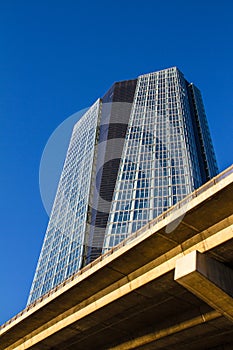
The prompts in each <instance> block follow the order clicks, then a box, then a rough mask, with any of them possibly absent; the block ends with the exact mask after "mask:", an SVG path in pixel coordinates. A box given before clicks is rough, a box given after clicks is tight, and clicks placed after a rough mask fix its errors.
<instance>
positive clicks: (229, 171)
mask: <svg viewBox="0 0 233 350" xmlns="http://www.w3.org/2000/svg"><path fill="white" fill-rule="evenodd" d="M232 173H233V165H231V166H230V167H229V168H227V169H226V170H224V171H223V172H221V173H220V174H218V175H217V176H215V177H214V178H212V179H211V180H209V181H208V182H206V183H205V184H204V185H202V186H201V187H199V188H198V189H196V190H195V191H193V192H192V193H190V194H189V195H187V196H186V197H185V198H184V199H182V200H181V201H179V202H178V203H177V204H175V205H174V206H172V207H171V208H169V209H168V210H166V211H165V212H164V213H162V214H160V215H159V216H157V217H156V218H155V219H153V220H151V221H150V222H149V223H148V224H146V225H145V226H143V227H142V228H140V229H139V230H137V231H136V232H134V233H132V234H131V235H130V236H129V237H127V238H126V239H124V240H123V241H122V242H120V243H119V244H118V245H116V246H114V247H113V248H111V249H110V250H109V251H107V252H106V253H104V254H102V255H100V256H99V257H98V258H97V259H96V260H94V261H93V262H91V263H90V264H88V265H86V266H84V267H83V268H82V269H81V270H79V271H78V272H76V273H75V274H74V275H72V276H71V277H69V278H68V279H67V280H65V281H64V282H62V283H61V284H59V285H58V286H56V287H55V288H53V289H51V290H50V291H49V292H48V293H46V294H44V295H43V296H41V297H40V298H39V299H37V300H36V301H34V302H33V303H32V304H30V305H28V306H27V307H26V308H25V309H24V310H22V311H21V312H19V313H18V314H17V315H15V316H14V317H13V318H11V319H10V320H9V321H7V322H6V323H4V324H3V325H2V326H1V327H0V330H1V329H3V328H4V327H6V326H8V325H9V324H11V323H12V322H13V321H15V320H17V319H18V318H19V317H21V316H23V315H24V314H25V313H27V312H28V311H29V310H30V309H32V308H33V307H35V306H36V305H38V304H39V303H41V302H42V301H43V300H45V299H47V298H48V297H49V296H50V295H52V294H54V293H55V292H56V291H58V290H59V289H61V288H62V287H64V286H65V285H67V284H69V283H70V282H72V281H73V280H74V279H76V278H77V277H79V276H80V275H82V274H83V273H84V272H86V271H88V270H90V269H91V268H92V267H93V266H95V265H96V264H98V263H99V262H100V261H103V260H104V259H106V258H107V257H108V256H110V255H112V254H113V253H114V252H116V251H117V250H118V249H120V248H121V247H123V246H125V245H126V244H128V243H129V242H131V241H133V240H134V239H135V238H137V237H139V236H141V235H142V234H143V233H145V232H146V231H147V230H148V229H150V228H152V227H153V226H155V225H156V224H158V223H159V222H160V221H162V220H164V219H165V218H167V217H168V216H170V215H171V214H172V213H174V212H175V211H176V210H178V209H180V208H183V207H184V206H185V205H186V204H187V203H189V202H190V201H191V200H192V199H194V198H196V197H198V196H199V195H201V194H202V193H203V192H205V191H207V190H208V189H209V188H211V187H213V186H214V185H216V184H218V183H219V182H220V181H221V180H223V179H224V178H226V177H228V176H230V175H231V174H232Z"/></svg>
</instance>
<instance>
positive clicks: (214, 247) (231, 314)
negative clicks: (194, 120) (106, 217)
mask: <svg viewBox="0 0 233 350" xmlns="http://www.w3.org/2000/svg"><path fill="white" fill-rule="evenodd" d="M232 322H233V166H231V167H230V168H228V169H227V170H226V171H224V172H223V173H221V174H219V175H218V176H217V177H216V178H214V179H212V180H211V181H209V182H208V183H207V184H205V185H203V186H202V187H201V188H199V189H198V190H196V191H195V192H194V193H192V194H191V195H189V196H188V197H186V198H185V199H184V200H183V201H182V202H180V203H178V204H177V205H176V206H174V207H172V208H171V209H169V210H168V211H167V212H166V213H164V214H163V215H161V216H160V217H158V218H156V219H155V220H153V221H151V222H150V223H149V224H148V225H146V226H145V227H144V228H142V229H141V230H139V231H137V232H136V233H135V234H133V235H132V236H130V237H129V238H128V239H127V240H125V241H124V242H122V243H121V244H120V245H118V246H117V247H114V248H113V249H112V250H111V251H109V252H108V253H106V254H105V255H103V256H101V257H100V258H99V259H97V260H96V261H94V262H93V263H92V264H90V265H88V266H86V267H85V268H83V269H82V270H81V271H79V272H78V273H77V274H76V275H74V276H73V277H72V278H70V279H69V280H67V281H66V282H65V283H63V284H62V285H60V286H59V287H58V288H56V289H55V290H53V291H51V292H50V293H49V294H47V295H45V296H44V297H43V298H41V299H39V300H38V301H37V302H36V303H34V304H32V305H30V306H29V307H27V308H26V309H25V310H23V311H22V312H21V313H20V314H18V315H16V316H15V317H14V318H13V319H11V320H10V321H8V322H7V323H5V324H4V325H3V326H2V327H1V329H0V349H5V350H12V349H15V350H16V349H17V350H23V349H40V350H43V349H51V350H52V349H69V350H70V349H95V350H96V349H119V350H121V349H124V350H125V349H173V350H178V349H179V350H182V349H185V350H186V349H189V350H194V349H198V350H200V349H215V350H217V349H233V345H232V344H233V323H232Z"/></svg>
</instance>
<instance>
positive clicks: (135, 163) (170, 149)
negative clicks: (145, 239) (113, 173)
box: [103, 67, 217, 252]
mask: <svg viewBox="0 0 233 350" xmlns="http://www.w3.org/2000/svg"><path fill="white" fill-rule="evenodd" d="M216 173H217V166H216V161H215V156H214V152H213V147H212V143H211V140H210V136H209V130H208V125H207V122H206V118H205V112H204V108H203V104H202V100H201V95H200V93H199V90H198V89H197V88H195V87H194V85H193V84H189V83H188V82H187V81H186V80H185V79H184V76H183V74H182V73H181V72H180V71H179V70H178V69H177V68H176V67H173V68H170V69H165V70H163V71H159V72H155V73H150V74H146V75H142V76H140V77H139V78H138V83H137V88H136V93H135V97H134V102H133V106H132V111H131V115H130V120H129V126H128V130H127V133H126V140H125V145H124V150H123V154H122V158H121V163H120V167H119V173H118V179H117V182H116V186H115V191H114V196H113V200H112V204H111V210H110V214H109V218H108V224H107V228H106V233H105V241H104V246H103V252H105V251H106V250H108V249H109V248H111V247H113V246H115V245H116V244H118V243H119V242H120V241H122V240H123V239H124V238H126V237H127V236H128V235H129V234H131V233H133V232H135V231H136V230H138V229H139V228H141V227H142V226H144V225H145V224H146V223H147V222H148V221H150V220H152V219H153V218H155V217H156V216H158V215H159V214H161V213H162V212H163V211H165V210H167V209H168V208H169V207H170V206H172V205H174V204H176V203H177V202H178V201H180V200H181V199H183V198H184V197H185V196H186V195H187V194H189V193H190V192H192V191H193V190H194V189H195V188H198V187H199V186H200V185H202V184H203V182H205V181H206V180H207V179H208V178H210V177H212V176H214V175H215V174H216Z"/></svg>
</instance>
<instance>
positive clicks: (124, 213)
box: [28, 67, 218, 304]
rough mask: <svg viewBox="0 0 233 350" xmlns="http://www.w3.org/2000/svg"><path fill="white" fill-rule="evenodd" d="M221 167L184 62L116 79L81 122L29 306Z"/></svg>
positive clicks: (76, 128) (58, 193)
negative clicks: (182, 69) (184, 71)
mask: <svg viewBox="0 0 233 350" xmlns="http://www.w3.org/2000/svg"><path fill="white" fill-rule="evenodd" d="M217 172H218V169H217V165H216V160H215V154H214V150H213V146H212V142H211V137H210V133H209V128H208V124H207V120H206V115H205V111H204V107H203V103H202V98H201V93H200V91H199V90H198V89H197V88H196V87H195V86H194V85H193V84H192V83H191V84H190V83H189V82H188V81H187V80H186V79H185V78H184V76H183V74H182V73H181V72H180V71H179V70H178V69H177V68H176V67H172V68H169V69H164V70H162V71H158V72H154V73H149V74H145V75H141V76H139V77H138V79H134V80H128V81H123V82H118V83H115V84H114V85H113V86H112V87H111V88H110V89H109V91H108V92H107V93H106V94H105V95H104V97H103V98H102V99H99V100H97V101H96V103H94V105H93V106H92V107H91V108H90V109H89V110H88V111H87V112H86V113H85V114H84V116H83V117H82V118H81V119H80V120H79V122H78V123H77V124H76V125H75V127H74V130H73V134H72V137H71V141H70V145H69V149H68V151H67V156H66V160H65V164H64V168H63V171H62V174H61V179H60V182H59V186H58V190H57V194H56V198H55V201H54V205H53V209H52V213H51V217H50V221H49V224H48V229H47V231H46V235H45V240H44V243H43V247H42V251H41V254H40V258H39V261H38V266H37V269H36V273H35V277H34V280H33V284H32V288H31V293H30V296H29V300H28V303H29V304H30V303H32V302H33V301H34V300H36V299H38V298H39V297H40V296H42V295H44V294H46V293H47V292H48V291H49V290H51V289H52V288H54V287H55V286H57V285H58V284H59V283H61V282H63V281H64V280H66V279H67V278H68V277H70V276H71V275H72V274H74V273H75V272H77V271H78V270H79V269H80V268H81V267H82V266H84V265H86V264H88V263H89V262H91V261H92V260H94V259H96V258H97V257H98V256H99V255H100V254H101V253H103V252H105V251H107V250H108V249H110V248H111V247H113V246H115V245H116V244H118V243H119V242H120V241H122V240H123V239H124V238H126V237H127V236H128V235H130V234H131V233H133V232H135V231H136V230H138V229H139V228H141V227H142V226H144V225H145V224H146V223H148V221H150V220H152V219H153V218H155V217H156V216H158V215H159V214H161V213H162V212H163V211H165V210H167V209H168V208H169V207H171V206H172V205H174V204H176V203H177V202H178V201H180V200H181V199H183V198H184V197H185V196H186V195H187V194H189V193H190V192H192V191H193V190H194V189H196V188H198V187H199V186H200V185H202V184H203V183H204V182H206V181H207V180H208V179H210V178H211V177H213V176H215V175H216V174H217Z"/></svg>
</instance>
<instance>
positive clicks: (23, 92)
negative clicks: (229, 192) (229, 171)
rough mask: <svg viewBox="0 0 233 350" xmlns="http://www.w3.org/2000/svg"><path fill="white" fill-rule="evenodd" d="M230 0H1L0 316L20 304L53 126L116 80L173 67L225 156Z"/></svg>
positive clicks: (230, 114)
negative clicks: (194, 94) (200, 104)
mask: <svg viewBox="0 0 233 350" xmlns="http://www.w3.org/2000/svg"><path fill="white" fill-rule="evenodd" d="M232 14H233V2H232V1H231V0H229V1H228V0H222V1H209V0H206V1H203V0H202V1H200V0H196V1H193V2H190V1H187V0H186V1H184V0H176V1H174V0H173V1H172V0H171V1H166V0H165V1H157V0H154V1H153V0H144V1H138V0H128V1H126V0H124V1H123V0H118V1H113V2H111V1H105V0H102V1H101V0H100V1H92V0H90V1H79V0H76V1H75V0H66V1H65V0H56V1H55V0H54V1H53V0H46V1H45V0H41V1H29V0H28V1H25V0H21V1H17V0H14V1H13V0H2V1H1V2H0V49H1V55H0V118H1V128H0V155H1V175H0V176H1V181H0V186H1V211H0V215H1V226H0V230H1V231H0V232H1V234H0V239H1V240H0V276H1V279H0V323H3V322H5V321H6V320H8V319H9V318H11V317H12V316H14V315H15V314H16V313H18V312H19V311H21V310H22V309H23V308H24V307H25V304H26V300H27V297H28V293H29V289H30V286H31V282H32V278H33V274H34V271H35V267H36V263H37V259H38V255H39V252H40V248H41V244H42V240H43V236H44V233H45V230H46V226H47V222H48V217H47V214H46V212H45V210H44V208H43V204H42V201H41V198H40V192H39V180H38V179H39V165H40V159H41V156H42V152H43V149H44V146H45V144H46V142H47V140H48V138H49V136H50V135H51V133H52V132H53V131H54V129H55V128H56V127H57V126H58V125H59V124H60V123H61V122H62V121H63V120H65V119H66V118H67V117H69V116H70V115H72V114H73V113H75V112H77V111H79V110H81V109H83V108H85V107H88V106H90V105H91V104H92V103H93V102H94V101H95V100H96V99H97V98H98V97H100V96H101V95H103V93H104V92H105V91H106V90H107V89H108V88H109V87H110V86H111V85H112V83H113V82H114V81H119V80H125V79H130V78H135V77H137V76H138V75H140V74H143V73H147V72H151V71H156V70H159V69H163V68H167V67H171V66H178V67H179V68H180V70H181V71H182V72H183V73H184V75H185V77H186V78H187V79H188V80H189V81H193V82H194V83H195V84H196V85H197V86H198V87H199V88H200V90H201V92H202V95H203V100H204V104H205V108H206V113H207V117H208V121H209V126H210V130H211V134H212V139H213V143H214V147H215V151H216V155H217V161H218V165H219V168H220V170H223V169H225V168H226V167H228V166H229V165H231V163H232V149H233V135H232V134H233V132H232V126H233V89H232V82H233V69H232V62H233V35H232V34H233V27H232Z"/></svg>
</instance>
